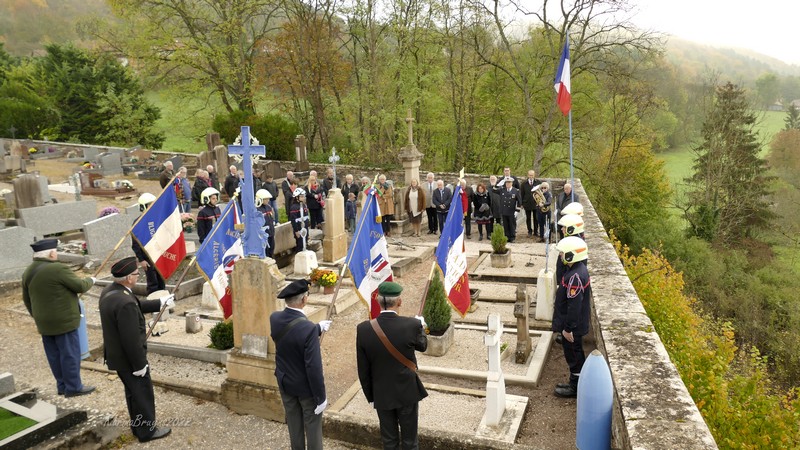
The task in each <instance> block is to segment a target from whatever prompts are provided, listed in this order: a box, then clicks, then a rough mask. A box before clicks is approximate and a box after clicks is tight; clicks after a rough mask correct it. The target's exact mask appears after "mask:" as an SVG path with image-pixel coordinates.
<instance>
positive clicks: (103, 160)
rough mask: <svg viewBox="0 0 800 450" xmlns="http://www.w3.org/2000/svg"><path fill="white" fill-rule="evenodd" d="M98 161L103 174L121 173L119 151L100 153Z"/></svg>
mask: <svg viewBox="0 0 800 450" xmlns="http://www.w3.org/2000/svg"><path fill="white" fill-rule="evenodd" d="M99 162H100V167H101V168H102V171H103V175H105V176H108V175H122V173H123V172H122V160H121V159H120V155H119V153H109V154H106V155H102V156H100V161H99Z"/></svg>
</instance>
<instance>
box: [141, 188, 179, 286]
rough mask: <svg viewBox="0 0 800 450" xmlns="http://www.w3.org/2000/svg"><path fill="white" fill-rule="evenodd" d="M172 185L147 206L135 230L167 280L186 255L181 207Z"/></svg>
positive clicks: (148, 255)
mask: <svg viewBox="0 0 800 450" xmlns="http://www.w3.org/2000/svg"><path fill="white" fill-rule="evenodd" d="M171 185H172V183H170V184H169V185H168V186H167V189H165V190H164V191H162V192H161V195H159V196H158V198H157V199H156V201H154V202H153V204H152V205H151V206H150V207H149V208H147V210H146V211H145V212H144V214H142V216H141V217H140V218H139V221H138V222H137V223H136V225H135V226H134V227H133V231H132V232H131V234H132V235H133V238H134V239H136V240H137V241H139V244H141V245H142V248H143V249H144V251H145V253H146V254H147V257H148V258H149V259H150V261H153V264H154V265H155V267H156V270H158V273H160V274H161V276H162V277H163V278H164V279H165V280H166V279H167V278H169V277H170V276H171V275H172V274H173V272H175V269H177V268H178V266H179V265H180V263H181V261H182V260H183V258H184V256H186V242H185V241H184V239H183V223H181V210H180V206H179V205H178V199H177V198H176V197H175V195H174V191H173V190H172V189H171ZM165 192H166V193H167V194H166V195H164V193H165Z"/></svg>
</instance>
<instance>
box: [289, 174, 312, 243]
mask: <svg viewBox="0 0 800 450" xmlns="http://www.w3.org/2000/svg"><path fill="white" fill-rule="evenodd" d="M289 222H291V223H292V231H294V240H295V250H296V251H298V252H302V251H303V236H304V235H305V236H308V228H309V226H311V222H310V219H309V217H308V207H307V206H306V191H305V190H304V189H303V188H297V189H295V190H294V193H293V194H292V204H291V206H289Z"/></svg>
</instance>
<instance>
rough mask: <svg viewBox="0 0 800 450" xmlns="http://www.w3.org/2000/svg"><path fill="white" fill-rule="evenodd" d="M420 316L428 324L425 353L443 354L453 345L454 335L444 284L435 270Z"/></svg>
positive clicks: (431, 354)
mask: <svg viewBox="0 0 800 450" xmlns="http://www.w3.org/2000/svg"><path fill="white" fill-rule="evenodd" d="M422 316H423V317H425V322H426V323H427V324H428V329H427V330H426V331H427V333H428V349H427V350H425V354H426V355H430V356H443V355H444V354H445V353H447V350H449V349H450V346H451V345H453V338H454V335H455V332H454V327H453V323H452V320H451V312H450V305H449V304H448V302H447V296H446V295H445V293H444V284H442V279H441V278H440V277H439V272H438V271H437V272H436V273H435V275H434V277H433V280H431V285H430V287H429V288H428V295H427V296H426V297H425V307H424V308H423V309H422Z"/></svg>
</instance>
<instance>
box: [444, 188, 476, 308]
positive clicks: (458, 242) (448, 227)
mask: <svg viewBox="0 0 800 450" xmlns="http://www.w3.org/2000/svg"><path fill="white" fill-rule="evenodd" d="M460 191H461V186H456V188H455V192H453V198H454V199H460V197H459V195H461V194H460ZM436 263H437V264H438V265H439V269H440V270H441V271H442V278H443V279H444V291H445V292H446V293H447V299H448V301H450V304H451V305H452V306H453V308H455V310H456V311H458V312H459V314H461V317H464V315H466V314H467V310H468V309H469V304H470V299H469V275H468V274H467V255H466V253H465V252H464V205H463V203H462V202H461V201H458V200H453V201H452V202H450V210H449V211H447V219H446V220H445V222H444V229H442V235H441V236H440V237H439V246H438V247H436Z"/></svg>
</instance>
